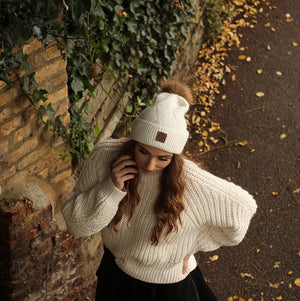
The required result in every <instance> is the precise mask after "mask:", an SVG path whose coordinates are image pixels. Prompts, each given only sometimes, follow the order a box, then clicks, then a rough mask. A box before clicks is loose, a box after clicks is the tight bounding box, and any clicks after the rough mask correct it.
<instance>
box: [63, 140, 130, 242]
mask: <svg viewBox="0 0 300 301" xmlns="http://www.w3.org/2000/svg"><path fill="white" fill-rule="evenodd" d="M123 143H124V141H122V140H121V141H119V140H117V141H108V142H103V143H99V144H98V145H96V146H95V148H94V150H93V152H92V153H91V155H90V156H89V158H88V160H87V162H86V164H85V165H84V167H83V171H82V174H81V176H80V178H79V181H78V183H77V185H76V187H75V189H74V191H73V192H72V193H71V194H70V195H68V196H67V197H66V199H65V200H64V203H63V208H62V214H63V217H64V219H65V222H66V225H67V228H68V231H69V232H70V233H71V234H72V235H74V236H78V237H82V236H89V235H92V234H94V233H97V232H99V231H100V230H102V229H103V228H104V227H106V226H107V225H108V224H109V223H110V221H111V220H112V219H113V217H114V216H115V214H116V212H117V210H118V205H119V203H120V201H121V200H122V199H123V198H124V196H125V195H126V192H123V191H121V190H120V189H118V188H117V187H116V186H115V185H114V184H113V182H112V180H111V176H110V166H111V163H112V162H113V160H115V159H116V158H117V156H118V153H119V149H120V147H121V145H122V144H123Z"/></svg>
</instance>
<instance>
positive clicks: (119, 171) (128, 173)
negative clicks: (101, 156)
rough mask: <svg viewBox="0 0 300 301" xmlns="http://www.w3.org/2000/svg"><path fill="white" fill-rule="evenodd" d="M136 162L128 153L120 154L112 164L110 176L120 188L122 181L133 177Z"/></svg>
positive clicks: (135, 171) (121, 187) (135, 170)
mask: <svg viewBox="0 0 300 301" xmlns="http://www.w3.org/2000/svg"><path fill="white" fill-rule="evenodd" d="M135 166H136V163H135V161H134V160H132V158H131V156H129V155H122V156H120V157H119V158H118V159H117V160H116V161H115V162H114V163H113V164H112V170H111V178H112V181H113V183H114V184H115V185H116V186H117V187H118V188H119V189H121V190H123V189H124V186H125V185H124V183H125V182H126V181H128V180H130V179H133V178H134V177H135V175H136V174H137V172H138V170H137V168H135Z"/></svg>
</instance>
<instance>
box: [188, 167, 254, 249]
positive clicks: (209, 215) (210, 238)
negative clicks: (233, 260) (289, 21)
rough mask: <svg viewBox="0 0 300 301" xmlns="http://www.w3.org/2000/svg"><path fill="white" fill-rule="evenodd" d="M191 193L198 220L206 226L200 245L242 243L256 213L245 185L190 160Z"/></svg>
mask: <svg viewBox="0 0 300 301" xmlns="http://www.w3.org/2000/svg"><path fill="white" fill-rule="evenodd" d="M187 165H188V169H187V170H186V175H187V180H186V182H187V186H188V187H187V194H189V198H190V199H191V200H192V201H191V202H190V203H191V205H190V206H192V210H193V212H195V219H196V223H197V224H199V225H205V226H206V233H205V235H204V234H203V233H201V235H200V236H199V237H200V240H199V248H200V249H202V250H203V249H205V251H210V250H214V249H217V248H219V247H221V246H231V245H236V244H238V243H240V242H241V241H242V240H243V238H244V236H245V235H246V232H247V230H248V227H249V225H250V221H251V219H252V217H253V215H254V214H255V212H256V209H257V205H256V202H255V200H254V199H253V197H252V196H251V195H250V194H249V193H248V192H247V191H246V190H244V189H242V188H241V187H239V186H237V185H235V184H233V183H231V182H228V181H226V180H223V179H221V178H219V177H216V176H214V175H212V174H210V173H208V172H206V171H204V170H202V169H200V168H198V167H197V166H196V165H195V164H193V163H192V162H188V163H187Z"/></svg>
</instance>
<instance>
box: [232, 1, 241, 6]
mask: <svg viewBox="0 0 300 301" xmlns="http://www.w3.org/2000/svg"><path fill="white" fill-rule="evenodd" d="M233 3H234V4H235V5H236V6H243V5H244V1H241V0H234V1H233Z"/></svg>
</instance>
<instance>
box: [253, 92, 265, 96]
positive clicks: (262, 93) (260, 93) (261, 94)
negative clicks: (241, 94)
mask: <svg viewBox="0 0 300 301" xmlns="http://www.w3.org/2000/svg"><path fill="white" fill-rule="evenodd" d="M255 95H256V96H257V97H263V96H264V95H265V93H264V92H257V93H256V94H255Z"/></svg>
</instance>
